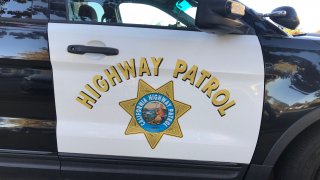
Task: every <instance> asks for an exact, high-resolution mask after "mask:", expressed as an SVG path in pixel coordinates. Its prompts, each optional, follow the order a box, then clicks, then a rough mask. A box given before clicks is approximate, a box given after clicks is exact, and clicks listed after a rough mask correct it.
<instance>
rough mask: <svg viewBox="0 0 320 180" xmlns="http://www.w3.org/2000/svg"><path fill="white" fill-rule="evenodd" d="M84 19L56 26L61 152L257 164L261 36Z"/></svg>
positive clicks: (53, 47)
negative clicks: (253, 159)
mask: <svg viewBox="0 0 320 180" xmlns="http://www.w3.org/2000/svg"><path fill="white" fill-rule="evenodd" d="M90 3H91V2H89V4H87V5H88V6H91V7H92V8H93V9H95V10H96V13H97V14H98V17H101V18H102V17H103V16H102V15H101V11H103V8H101V7H99V6H98V5H99V4H98V5H97V3H95V2H93V1H92V3H91V4H90ZM70 4H72V2H71V1H70ZM70 4H69V8H75V6H77V7H79V6H82V5H81V4H80V5H79V4H78V5H77V4H72V5H73V7H70ZM101 6H102V4H101ZM79 9H80V8H79ZM79 9H78V11H80V10H79ZM129 9H130V8H129ZM73 10H74V9H73ZM120 12H121V11H120ZM70 13H71V12H69V14H70ZM73 13H77V11H74V12H73ZM123 16H124V15H123ZM73 17H74V16H73ZM129 17H130V16H129ZM157 17H158V18H161V16H160V15H159V14H157ZM140 18H141V17H140ZM166 18H167V17H166ZM69 19H70V20H71V21H72V20H74V18H70V17H69ZM102 19H103V18H102ZM82 20H83V21H78V22H77V23H73V22H71V21H70V22H69V23H49V29H48V31H49V46H50V58H51V62H52V68H53V75H54V90H55V102H56V111H57V141H58V151H59V152H63V153H77V154H94V155H109V156H124V157H147V158H163V159H182V160H197V161H214V162H235V163H244V164H249V163H250V160H251V158H252V156H253V152H254V149H255V146H256V142H257V138H258V133H259V128H260V121H261V113H262V104H263V90H264V67H263V57H262V52H261V47H260V44H259V40H258V38H257V36H255V35H216V34H208V33H204V32H199V31H191V30H188V29H187V27H186V28H185V30H184V29H183V28H178V29H173V28H171V27H166V26H165V27H164V26H162V27H160V26H146V27H143V26H136V25H130V24H121V25H120V26H119V25H117V24H110V23H103V22H102V23H93V22H92V23H91V21H85V20H86V19H82ZM137 20H139V19H137ZM74 21H75V20H74ZM97 21H98V22H99V21H100V20H99V18H98V20H97ZM102 21H106V20H102ZM159 22H160V21H159ZM141 24H145V23H144V22H141Z"/></svg>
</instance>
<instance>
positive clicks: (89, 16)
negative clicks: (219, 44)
mask: <svg viewBox="0 0 320 180" xmlns="http://www.w3.org/2000/svg"><path fill="white" fill-rule="evenodd" d="M68 1H69V3H68V9H69V10H68V12H69V14H68V19H69V20H70V21H86V23H90V22H94V23H110V22H111V23H124V24H141V25H153V26H169V27H190V28H193V27H195V25H194V19H195V14H196V9H197V8H196V5H197V1H195V0H157V1H145V0H130V1H129V0H68Z"/></svg>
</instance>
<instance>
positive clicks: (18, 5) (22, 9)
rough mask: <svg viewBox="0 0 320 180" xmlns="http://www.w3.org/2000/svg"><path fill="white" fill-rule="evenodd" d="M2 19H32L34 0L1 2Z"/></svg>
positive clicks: (0, 13) (0, 14)
mask: <svg viewBox="0 0 320 180" xmlns="http://www.w3.org/2000/svg"><path fill="white" fill-rule="evenodd" d="M0 17H10V18H11V17H12V18H31V17H32V0H19V1H18V0H0Z"/></svg>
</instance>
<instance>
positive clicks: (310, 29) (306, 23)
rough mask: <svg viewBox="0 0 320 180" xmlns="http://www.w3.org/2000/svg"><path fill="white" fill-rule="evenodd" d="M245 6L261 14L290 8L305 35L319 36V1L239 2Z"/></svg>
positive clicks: (269, 0) (257, 0) (254, 0)
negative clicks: (281, 7)
mask: <svg viewBox="0 0 320 180" xmlns="http://www.w3.org/2000/svg"><path fill="white" fill-rule="evenodd" d="M240 1H241V2H242V3H244V4H245V5H247V6H249V7H251V8H253V9H254V10H256V11H258V12H261V13H269V12H271V11H272V10H273V9H275V8H277V7H279V6H291V7H293V8H295V9H296V11H297V13H298V15H299V18H300V26H299V27H298V29H300V30H301V31H302V32H305V33H319V34H320V1H319V0H240Z"/></svg>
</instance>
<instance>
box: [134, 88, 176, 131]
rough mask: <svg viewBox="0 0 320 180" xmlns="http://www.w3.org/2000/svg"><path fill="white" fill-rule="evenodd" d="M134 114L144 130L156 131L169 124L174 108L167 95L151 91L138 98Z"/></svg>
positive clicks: (171, 120) (163, 129) (164, 128)
mask: <svg viewBox="0 0 320 180" xmlns="http://www.w3.org/2000/svg"><path fill="white" fill-rule="evenodd" d="M134 114H135V118H136V121H137V123H138V124H139V125H140V126H141V127H142V128H143V129H144V130H146V131H148V132H152V133H158V132H162V131H165V130H166V129H168V128H169V127H170V126H171V124H172V123H173V121H174V118H175V109H174V105H173V103H172V101H171V100H170V99H169V98H168V97H167V96H165V95H163V94H159V93H151V94H147V95H145V96H143V97H142V98H140V99H139V101H138V103H137V105H136V107H135V110H134Z"/></svg>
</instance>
